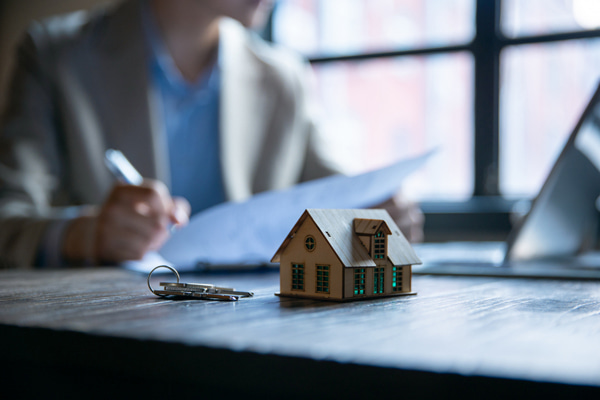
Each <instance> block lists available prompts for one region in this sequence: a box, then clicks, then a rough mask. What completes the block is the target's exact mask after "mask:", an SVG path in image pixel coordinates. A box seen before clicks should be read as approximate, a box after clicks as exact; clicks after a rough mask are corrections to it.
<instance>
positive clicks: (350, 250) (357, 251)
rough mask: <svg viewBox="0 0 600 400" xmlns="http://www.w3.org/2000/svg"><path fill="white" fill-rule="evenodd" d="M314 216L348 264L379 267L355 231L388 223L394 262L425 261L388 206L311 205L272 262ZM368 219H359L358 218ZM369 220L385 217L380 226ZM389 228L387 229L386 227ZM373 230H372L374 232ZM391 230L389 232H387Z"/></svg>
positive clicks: (397, 263)
mask: <svg viewBox="0 0 600 400" xmlns="http://www.w3.org/2000/svg"><path fill="white" fill-rule="evenodd" d="M307 218H311V219H312V220H313V221H314V223H315V225H316V226H317V227H318V228H319V230H320V231H321V233H322V234H323V237H324V238H325V239H326V240H327V242H328V243H329V244H330V245H331V247H332V248H333V251H334V252H335V253H336V254H337V256H338V257H339V259H340V261H341V262H342V265H344V266H345V267H353V268H356V267H375V266H376V264H375V261H374V260H373V259H372V258H371V256H369V253H368V252H367V249H366V248H365V247H364V246H363V245H362V243H361V241H360V239H359V237H358V234H357V233H355V229H356V226H357V227H358V230H357V231H358V232H360V233H361V234H374V233H376V231H377V228H379V227H380V226H384V225H387V226H386V227H385V228H388V229H389V232H391V234H390V235H389V236H388V237H387V239H388V245H387V247H388V250H387V255H388V258H389V259H390V261H391V262H392V263H393V264H394V265H414V264H421V260H420V259H419V257H417V255H416V254H415V251H414V250H413V248H412V246H411V245H410V243H408V240H406V238H405V237H404V235H403V234H402V232H400V228H398V226H397V225H396V223H395V222H394V220H393V219H392V217H391V216H390V215H389V214H388V212H387V211H385V210H373V209H367V210H362V209H361V210H335V209H334V210H330V209H308V210H306V211H304V213H303V214H302V216H301V217H300V219H298V222H296V225H294V227H293V228H292V230H291V231H290V233H289V234H288V236H287V237H286V239H285V240H284V241H283V243H282V244H281V246H280V247H279V250H277V252H276V253H275V255H274V256H273V259H272V260H271V261H272V262H279V259H280V255H281V253H282V252H283V251H284V250H285V248H286V247H287V246H288V244H289V243H290V241H291V240H292V239H293V238H294V236H295V234H296V232H297V231H298V229H299V228H300V226H301V225H302V224H303V223H304V222H305V221H306V219H307ZM357 218H358V219H361V220H364V221H360V220H359V221H357V222H355V219H357ZM367 220H370V221H371V222H373V220H379V221H384V223H381V222H379V224H377V228H373V224H372V223H371V224H367V222H366V221H367ZM384 230H386V229H384ZM370 232H372V233H370ZM386 233H387V232H386Z"/></svg>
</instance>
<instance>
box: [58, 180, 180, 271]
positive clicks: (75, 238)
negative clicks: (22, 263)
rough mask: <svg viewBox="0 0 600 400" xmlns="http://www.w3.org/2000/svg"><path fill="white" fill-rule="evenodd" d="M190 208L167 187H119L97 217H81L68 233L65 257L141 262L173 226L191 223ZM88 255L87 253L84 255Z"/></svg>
mask: <svg viewBox="0 0 600 400" xmlns="http://www.w3.org/2000/svg"><path fill="white" fill-rule="evenodd" d="M189 214H190V205H189V203H188V202H187V201H186V200H185V199H183V198H177V197H176V198H171V196H170V194H169V191H168V189H167V188H166V186H165V185H164V184H163V183H161V182H159V181H155V180H144V183H143V184H142V185H140V186H132V185H122V184H119V185H116V186H115V187H114V188H113V189H112V191H111V192H110V194H109V195H108V197H107V199H106V201H105V202H104V204H103V205H102V207H101V208H100V211H99V212H98V213H97V215H96V216H83V217H80V218H77V219H76V220H75V221H74V222H73V223H71V226H70V227H69V229H68V230H67V234H66V236H65V242H64V247H63V254H64V255H65V258H67V259H71V260H73V259H74V260H78V259H84V260H85V259H90V258H93V259H94V261H95V262H104V263H118V262H121V261H125V260H139V259H141V258H142V257H143V256H144V254H146V253H147V252H148V251H152V250H157V249H159V248H160V247H161V246H162V245H163V243H164V242H165V241H166V240H167V238H168V237H169V232H170V226H171V224H176V225H184V224H186V223H187V222H188V219H189ZM83 252H85V253H86V254H83Z"/></svg>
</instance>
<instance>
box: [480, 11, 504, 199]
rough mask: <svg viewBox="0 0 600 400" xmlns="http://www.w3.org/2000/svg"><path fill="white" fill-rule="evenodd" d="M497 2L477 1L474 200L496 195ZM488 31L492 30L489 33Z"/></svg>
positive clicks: (497, 106)
mask: <svg viewBox="0 0 600 400" xmlns="http://www.w3.org/2000/svg"><path fill="white" fill-rule="evenodd" d="M499 23H500V0H492V1H490V0H477V12H476V21H475V26H476V36H475V40H474V41H473V57H474V59H475V100H474V107H475V109H474V114H475V138H474V139H475V145H474V160H475V177H474V179H475V182H474V193H473V194H474V195H475V196H496V195H499V194H500V193H499V192H500V191H499V184H498V140H499V137H498V120H499V100H500V92H499V81H500V78H499V71H500V49H501V40H500V37H499V35H498V27H499ZM490 27H493V28H492V29H490Z"/></svg>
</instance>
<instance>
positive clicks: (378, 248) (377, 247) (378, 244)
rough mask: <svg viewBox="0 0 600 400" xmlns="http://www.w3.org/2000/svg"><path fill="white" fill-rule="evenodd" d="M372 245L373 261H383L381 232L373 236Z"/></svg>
mask: <svg viewBox="0 0 600 400" xmlns="http://www.w3.org/2000/svg"><path fill="white" fill-rule="evenodd" d="M374 241H375V242H374V244H373V258H374V259H375V260H383V259H385V254H386V251H385V235H384V234H383V232H382V231H379V232H377V233H376V234H375V236H374Z"/></svg>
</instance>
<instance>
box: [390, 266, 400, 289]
mask: <svg viewBox="0 0 600 400" xmlns="http://www.w3.org/2000/svg"><path fill="white" fill-rule="evenodd" d="M392 290H393V291H394V292H401V291H402V267H393V268H392Z"/></svg>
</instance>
